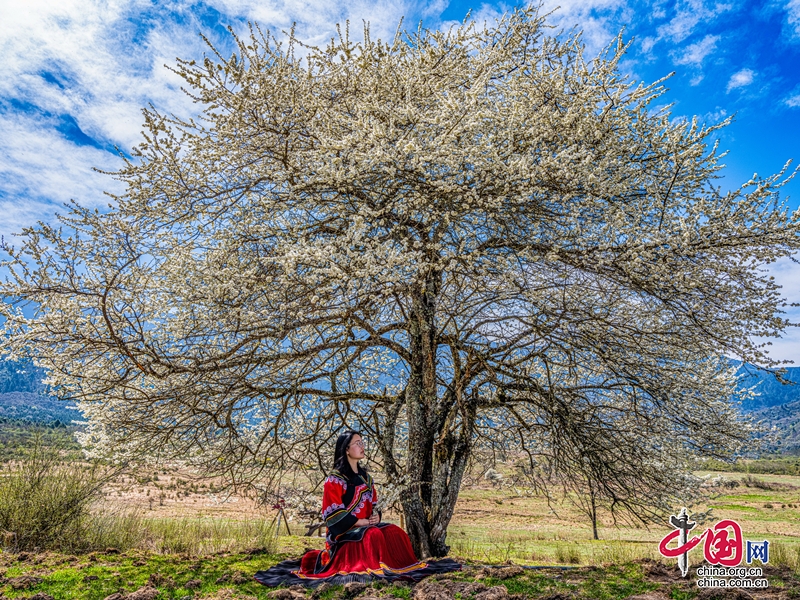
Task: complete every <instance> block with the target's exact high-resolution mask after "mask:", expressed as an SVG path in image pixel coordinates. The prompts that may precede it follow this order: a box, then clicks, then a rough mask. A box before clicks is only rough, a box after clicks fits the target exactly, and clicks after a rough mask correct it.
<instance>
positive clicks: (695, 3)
mask: <svg viewBox="0 0 800 600" xmlns="http://www.w3.org/2000/svg"><path fill="white" fill-rule="evenodd" d="M733 8H734V4H731V3H722V2H704V1H703V0H688V1H686V2H678V3H677V5H676V7H675V16H674V17H673V18H672V19H671V20H670V21H669V22H668V23H665V24H664V25H662V26H661V27H659V28H658V33H659V37H660V38H662V39H664V38H666V39H670V40H672V41H673V42H682V41H683V40H685V39H686V38H688V37H689V36H690V35H692V34H693V33H694V31H695V29H696V28H697V27H698V25H701V24H703V25H707V24H708V22H709V21H711V20H713V19H715V18H716V17H718V16H719V15H721V14H722V13H725V12H727V11H729V10H731V9H733Z"/></svg>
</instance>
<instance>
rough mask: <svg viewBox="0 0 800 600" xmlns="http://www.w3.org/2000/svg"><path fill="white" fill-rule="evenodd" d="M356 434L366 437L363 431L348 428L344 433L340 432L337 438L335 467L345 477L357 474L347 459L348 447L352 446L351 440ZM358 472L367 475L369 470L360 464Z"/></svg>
mask: <svg viewBox="0 0 800 600" xmlns="http://www.w3.org/2000/svg"><path fill="white" fill-rule="evenodd" d="M355 435H359V436H361V438H362V439H363V437H364V436H362V435H361V432H359V431H353V430H352V429H348V430H347V431H345V432H344V433H340V434H339V437H338V438H337V439H336V450H335V451H334V453H333V468H334V469H336V470H337V471H339V473H341V474H342V475H344V476H345V477H350V476H351V475H355V473H353V469H352V468H351V467H350V461H349V460H347V448H348V447H349V446H350V442H351V441H352V439H353V436H355ZM358 473H359V474H361V475H366V474H367V471H366V469H364V467H362V466H361V465H358Z"/></svg>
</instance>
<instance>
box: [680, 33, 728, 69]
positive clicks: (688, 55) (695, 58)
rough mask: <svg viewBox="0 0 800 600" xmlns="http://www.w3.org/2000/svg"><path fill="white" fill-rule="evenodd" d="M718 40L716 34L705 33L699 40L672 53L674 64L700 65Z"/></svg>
mask: <svg viewBox="0 0 800 600" xmlns="http://www.w3.org/2000/svg"><path fill="white" fill-rule="evenodd" d="M718 41H719V36H718V35H707V36H706V37H704V38H703V39H702V40H700V41H699V42H696V43H694V44H689V45H688V46H686V47H685V48H683V50H682V51H681V52H676V53H674V54H673V58H674V61H675V64H676V65H695V66H698V67H699V66H700V65H702V64H703V60H704V59H705V58H706V56H708V55H709V54H711V53H712V52H713V51H714V48H716V47H717V42H718Z"/></svg>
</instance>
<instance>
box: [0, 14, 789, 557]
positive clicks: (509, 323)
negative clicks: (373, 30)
mask: <svg viewBox="0 0 800 600" xmlns="http://www.w3.org/2000/svg"><path fill="white" fill-rule="evenodd" d="M232 35H233V33H232ZM233 40H234V42H235V45H236V51H235V52H234V53H233V54H231V55H230V56H229V57H226V56H223V55H222V54H221V53H220V52H217V51H216V50H215V49H214V47H213V46H211V50H212V52H211V53H210V56H208V57H207V58H205V60H204V61H202V62H200V63H198V62H195V61H192V60H188V61H184V60H181V61H178V63H177V66H176V67H175V68H174V70H175V72H176V73H178V74H179V75H180V76H181V77H182V78H183V79H184V80H185V82H186V91H187V93H189V94H190V95H191V96H192V97H193V98H194V99H195V100H196V102H197V106H198V115H197V117H196V118H194V119H189V120H184V119H180V118H177V117H175V116H171V115H166V114H161V113H160V112H158V111H157V110H156V109H154V108H152V107H151V108H147V109H145V110H144V111H143V112H144V118H145V130H144V133H143V141H142V143H141V144H140V145H139V146H138V147H137V148H136V149H135V151H134V152H133V155H132V157H130V158H126V157H124V156H123V160H124V164H123V165H122V167H121V168H120V170H119V171H118V172H116V173H114V174H113V176H114V177H116V178H118V179H120V180H121V181H122V182H124V183H125V184H126V191H125V192H124V193H123V194H122V195H119V196H116V197H115V198H114V200H115V202H114V204H113V205H111V206H110V208H109V210H108V211H107V212H104V213H100V212H97V211H91V210H88V209H86V208H83V207H81V206H80V204H78V203H74V204H73V205H72V206H71V207H70V210H69V213H68V214H67V215H65V216H62V217H60V220H61V227H59V228H55V227H53V226H50V225H47V224H39V225H38V226H36V227H31V228H29V229H26V230H25V231H24V232H23V233H24V237H23V242H22V244H21V246H20V247H19V248H16V249H15V248H10V247H8V246H6V250H7V252H9V253H10V258H9V260H8V261H6V262H5V263H3V264H4V265H5V266H6V267H7V268H8V269H9V271H10V273H11V276H10V277H9V278H8V279H7V281H6V283H5V284H3V286H2V292H3V293H4V294H5V295H6V296H7V297H9V298H12V299H13V300H14V302H13V303H9V304H8V305H6V306H5V307H4V308H3V311H4V314H5V316H6V323H5V332H6V335H7V337H6V338H5V341H4V344H5V346H6V349H7V350H9V351H12V352H13V353H15V354H22V353H24V352H25V351H26V349H27V350H28V351H30V352H33V353H34V354H35V355H36V356H37V362H38V364H39V365H40V366H43V367H46V368H48V369H49V372H50V376H49V381H50V383H51V384H52V385H54V386H57V389H58V390H59V391H60V393H61V394H62V395H66V396H70V397H72V398H74V399H75V400H76V401H77V402H78V404H79V406H80V408H81V409H82V410H83V411H84V413H85V415H86V416H87V418H88V420H89V430H88V432H87V434H86V435H85V437H84V440H83V441H84V443H85V444H86V445H87V447H91V448H92V449H93V450H94V451H95V452H113V453H116V454H119V455H124V456H127V457H129V458H131V457H135V456H137V455H139V454H141V453H144V452H146V453H150V454H159V455H161V456H165V457H167V456H169V457H177V458H181V459H183V460H187V461H193V462H196V463H198V464H200V465H202V466H203V467H204V468H205V469H207V470H208V472H210V473H211V472H214V473H225V474H227V475H228V476H229V477H230V478H231V479H232V480H234V481H236V482H238V483H247V482H257V481H260V480H263V479H264V478H267V477H269V476H270V475H271V474H276V473H279V472H280V470H281V469H286V468H289V467H291V466H294V465H306V466H308V465H315V464H316V465H318V466H319V467H320V468H322V469H323V470H325V469H328V468H329V465H327V464H326V463H325V462H324V461H325V456H327V454H326V452H328V451H329V443H330V440H331V438H332V437H333V436H335V435H336V434H337V433H338V431H339V430H340V428H341V427H342V426H343V425H345V424H347V425H349V426H352V427H357V428H360V429H361V430H362V432H364V435H365V436H366V437H367V438H368V439H369V444H370V448H369V450H370V453H371V455H372V457H373V458H374V459H375V461H376V465H377V466H378V467H379V468H380V469H381V470H382V471H383V472H384V474H385V477H386V479H387V481H389V482H393V483H396V484H397V485H399V486H402V490H404V491H403V495H402V497H401V502H402V505H403V510H404V512H405V515H406V523H407V525H408V530H409V533H410V535H411V538H412V541H413V543H414V546H415V550H416V551H417V553H418V554H419V555H421V556H430V555H441V554H444V553H446V552H447V545H446V543H445V538H446V530H447V525H448V523H449V520H450V517H451V515H452V512H453V507H454V505H455V501H456V498H457V495H458V489H459V485H460V483H461V479H462V476H463V473H464V469H465V467H466V464H467V461H468V459H469V456H470V452H471V451H472V450H473V448H474V447H475V444H479V443H482V444H504V445H506V446H508V447H512V448H514V449H515V450H516V451H518V452H524V453H527V456H529V459H530V462H531V465H534V466H537V467H543V468H544V470H545V471H549V472H558V473H570V472H574V473H580V475H581V477H586V478H588V480H589V481H591V482H593V485H594V487H595V488H596V489H595V492H596V493H598V494H600V495H602V496H603V497H605V498H609V499H611V501H612V502H613V503H619V504H620V505H621V506H628V507H629V508H630V509H632V510H634V512H635V513H637V514H641V513H642V510H644V509H643V508H642V507H643V506H645V504H646V503H643V502H642V499H643V498H647V497H648V496H649V495H651V494H653V493H655V492H653V490H656V491H657V493H658V494H660V495H661V496H660V497H664V498H666V497H669V496H670V494H675V493H677V491H678V490H679V488H680V486H681V485H682V484H681V483H680V473H681V469H682V468H683V467H684V466H685V458H686V457H688V456H690V455H691V454H692V453H698V452H699V453H704V454H711V455H715V456H718V457H725V456H729V455H730V453H731V452H734V451H736V450H737V449H738V448H739V447H740V446H741V445H742V444H743V443H745V442H746V440H747V438H748V434H749V429H748V426H747V425H746V424H743V423H742V422H740V421H739V420H738V417H737V412H736V408H735V406H734V405H733V404H732V403H731V399H732V398H735V397H736V396H737V394H739V392H737V391H736V386H735V377H734V369H733V368H730V366H729V364H728V363H727V361H726V360H724V359H723V358H721V357H722V355H728V356H735V357H738V358H740V359H742V360H745V361H747V362H750V363H754V364H758V365H761V366H766V367H774V366H776V365H777V363H776V362H775V361H772V360H771V359H770V358H769V357H768V355H767V354H765V352H764V348H763V346H762V345H759V344H757V343H755V342H754V341H753V336H777V335H780V333H781V331H782V330H783V329H784V328H785V327H786V326H787V325H788V323H787V321H786V320H785V319H784V318H783V316H782V312H781V307H782V306H783V302H784V301H783V299H782V298H781V296H780V292H779V287H778V286H777V285H776V283H775V282H774V280H773V279H772V278H771V277H769V276H768V274H767V273H765V272H764V271H763V269H762V267H763V265H765V264H768V263H770V262H772V261H774V260H776V259H778V258H780V257H784V256H790V255H792V254H793V253H794V252H795V251H796V250H797V248H798V245H800V239H799V238H798V215H797V214H794V215H790V214H789V212H788V210H787V208H786V205H785V203H781V202H780V201H779V198H778V191H777V190H778V189H779V187H780V185H781V184H782V181H781V178H782V177H783V176H784V174H785V173H786V172H787V168H788V165H787V167H785V168H784V170H783V171H782V172H781V173H780V174H778V175H775V176H771V177H768V178H766V179H756V178H754V179H753V180H751V181H748V182H747V183H745V184H744V185H743V186H742V187H741V188H740V189H736V190H733V191H731V192H728V193H722V192H720V190H719V189H718V188H716V187H714V185H713V184H714V182H715V178H716V177H717V176H718V173H719V171H720V169H721V168H722V165H721V163H720V162H719V161H720V154H719V153H718V151H717V144H716V143H713V144H712V143H711V140H713V137H714V134H715V132H716V131H717V130H718V129H719V128H721V127H723V126H725V125H726V124H727V123H728V121H727V120H726V121H723V122H721V123H716V124H703V123H700V122H699V121H698V119H696V118H692V119H684V118H677V117H674V116H673V115H672V114H671V112H670V108H669V106H666V107H663V106H658V105H657V104H656V103H657V101H658V99H659V98H660V97H661V96H662V95H663V94H664V92H665V88H664V87H663V81H658V82H655V83H652V84H643V83H636V82H633V81H632V80H631V79H630V78H629V77H628V76H625V75H623V74H622V73H621V71H620V67H619V62H620V60H621V58H622V57H623V55H624V53H625V49H626V46H625V44H624V43H623V41H622V39H621V38H618V39H616V40H614V42H613V43H612V44H611V45H610V46H609V47H608V48H607V49H606V50H604V51H603V52H602V53H601V54H600V55H599V56H597V57H596V58H593V59H586V58H585V57H584V54H583V46H582V44H581V39H580V35H579V34H577V33H570V34H562V35H555V36H554V35H550V34H548V28H547V24H546V18H545V17H544V16H542V15H540V14H539V13H538V11H537V10H536V9H535V8H528V9H524V10H517V11H515V12H513V13H510V14H508V15H506V16H505V17H503V18H502V19H501V20H500V21H498V22H497V23H496V24H495V25H492V26H488V25H487V26H480V25H478V24H476V23H474V22H471V21H465V23H464V24H462V25H461V26H459V27H454V28H452V29H450V30H449V31H431V30H427V29H423V28H420V29H419V30H418V31H416V32H412V33H404V32H402V31H401V30H400V29H398V33H397V35H396V36H395V37H394V39H392V40H391V41H388V42H384V41H381V40H373V39H372V38H371V37H370V35H369V30H368V29H365V33H364V39H363V41H361V42H358V43H355V42H352V41H351V40H350V38H349V33H348V32H347V31H345V33H344V34H342V35H340V37H339V39H334V40H331V43H330V44H329V45H328V46H326V47H321V48H318V47H309V46H306V45H304V44H302V43H301V42H300V41H299V40H297V39H295V38H294V37H292V36H291V35H290V36H289V38H288V39H284V40H283V41H281V40H279V39H277V38H276V37H274V36H272V35H270V34H265V33H263V32H262V31H260V30H259V28H258V27H257V26H253V28H252V29H251V31H250V34H249V35H248V36H241V37H240V36H236V35H234V37H233ZM25 302H33V303H35V305H36V307H37V309H36V312H35V315H34V316H33V317H31V318H25V317H24V316H23V315H22V313H21V311H20V310H19V307H18V306H17V308H15V307H14V304H18V305H19V304H24V303H25ZM626 503H627V504H626Z"/></svg>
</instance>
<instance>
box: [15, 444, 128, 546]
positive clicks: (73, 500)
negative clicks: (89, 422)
mask: <svg viewBox="0 0 800 600" xmlns="http://www.w3.org/2000/svg"><path fill="white" fill-rule="evenodd" d="M63 450H65V448H64V447H62V446H61V445H49V446H45V445H44V444H43V443H42V439H41V437H40V436H38V435H36V436H34V438H33V440H32V445H31V446H30V448H29V449H27V450H26V453H25V455H24V456H23V457H22V458H21V460H20V462H19V463H18V464H17V465H16V466H15V468H14V469H13V470H12V471H11V472H10V473H9V474H7V475H6V476H5V477H2V478H0V529H3V530H5V531H7V532H9V535H7V536H4V539H3V540H2V544H3V545H4V547H6V548H7V549H9V550H12V551H17V552H18V551H21V550H34V549H40V550H73V549H80V546H81V545H82V543H83V542H82V539H83V535H84V533H85V529H86V527H87V526H88V521H89V509H90V507H91V505H92V503H93V502H95V500H97V499H98V498H100V497H102V490H101V488H102V486H103V485H105V484H106V483H107V482H108V481H109V480H110V479H112V478H113V477H114V476H115V475H117V474H118V472H115V471H114V470H112V469H106V468H104V467H102V466H101V465H100V464H98V463H93V464H91V465H88V466H87V465H81V464H80V463H77V462H74V461H64V460H63V459H62V451H63Z"/></svg>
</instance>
